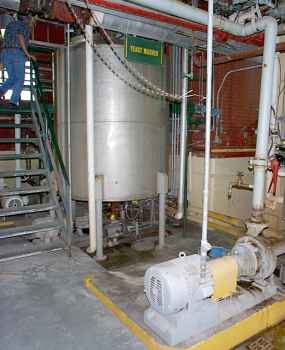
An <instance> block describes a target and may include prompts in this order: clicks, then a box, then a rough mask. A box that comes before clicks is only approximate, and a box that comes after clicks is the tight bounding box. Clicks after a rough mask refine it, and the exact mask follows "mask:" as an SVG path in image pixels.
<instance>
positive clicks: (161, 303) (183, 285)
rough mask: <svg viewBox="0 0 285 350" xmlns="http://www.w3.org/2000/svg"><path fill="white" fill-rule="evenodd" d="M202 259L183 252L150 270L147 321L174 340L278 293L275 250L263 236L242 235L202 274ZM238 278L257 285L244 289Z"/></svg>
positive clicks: (210, 326)
mask: <svg viewBox="0 0 285 350" xmlns="http://www.w3.org/2000/svg"><path fill="white" fill-rule="evenodd" d="M200 260H201V258H200V256H199V255H191V256H182V257H179V258H177V259H173V260H170V261H167V262H164V263H161V264H158V265H154V266H152V267H150V268H149V269H148V270H147V271H146V274H145V292H146V295H147V298H148V301H149V303H150V308H149V309H148V310H146V311H145V315H144V319H145V323H146V324H147V325H148V326H149V327H150V328H151V329H153V330H154V332H155V333H157V334H158V335H159V336H160V337H161V338H162V339H164V340H165V341H166V342H167V343H168V344H169V345H176V344H178V343H180V342H183V341H185V340H186V339H188V338H189V337H191V336H194V335H197V334H199V333H200V332H203V331H206V330H208V329H211V328H212V327H214V326H217V325H219V324H221V323H223V322H224V321H225V320H227V319H229V318H231V317H232V316H234V315H236V314H237V313H242V312H244V311H246V310H247V309H249V308H251V307H253V306H254V305H256V304H258V303H261V302H262V301H264V300H266V299H268V298H270V297H272V296H273V295H274V294H275V293H276V285H275V283H274V281H273V278H272V276H273V272H274V270H275V268H276V263H277V258H276V254H275V253H274V250H273V249H272V248H271V247H270V246H269V245H268V244H267V243H266V242H265V241H263V240H261V239H256V238H253V237H247V236H246V237H243V238H241V239H239V240H238V241H237V242H236V244H235V246H234V247H233V249H232V252H231V254H230V255H229V256H225V257H222V258H219V259H213V260H210V261H208V263H207V269H206V276H203V279H201V273H200V271H201V269H200V263H201V261H200ZM238 281H246V282H248V283H249V285H251V286H252V285H255V286H258V288H255V289H252V288H251V290H249V289H246V288H240V287H238V284H237V282H238ZM253 290H254V291H253ZM229 300H230V302H228V301H229Z"/></svg>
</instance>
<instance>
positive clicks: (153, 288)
mask: <svg viewBox="0 0 285 350" xmlns="http://www.w3.org/2000/svg"><path fill="white" fill-rule="evenodd" d="M150 297H151V300H152V302H153V303H154V304H156V305H158V306H162V288H161V282H160V280H159V279H157V278H155V277H154V276H152V277H151V280H150Z"/></svg>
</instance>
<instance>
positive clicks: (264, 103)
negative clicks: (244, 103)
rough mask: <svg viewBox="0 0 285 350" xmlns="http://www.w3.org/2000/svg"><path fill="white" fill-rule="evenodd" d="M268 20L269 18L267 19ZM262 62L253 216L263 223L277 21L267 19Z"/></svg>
mask: <svg viewBox="0 0 285 350" xmlns="http://www.w3.org/2000/svg"><path fill="white" fill-rule="evenodd" d="M267 18H268V17H267ZM267 21H268V22H269V23H267V22H266V24H267V25H266V28H265V39H264V53H263V62H262V77H261V89H260V100H259V118H258V133H257V140H256V152H255V160H254V185H253V186H254V187H253V198H252V216H251V219H252V221H254V222H262V221H263V213H264V200H265V179H266V170H267V151H268V141H269V127H270V115H271V102H272V84H273V73H274V58H275V48H276V38H277V24H276V21H275V20H273V19H272V20H271V19H267Z"/></svg>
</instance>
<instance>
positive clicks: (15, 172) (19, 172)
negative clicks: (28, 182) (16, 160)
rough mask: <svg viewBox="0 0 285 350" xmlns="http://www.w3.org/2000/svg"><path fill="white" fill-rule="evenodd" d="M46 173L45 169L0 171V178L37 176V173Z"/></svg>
mask: <svg viewBox="0 0 285 350" xmlns="http://www.w3.org/2000/svg"><path fill="white" fill-rule="evenodd" d="M47 173H48V172H47V170H46V169H34V170H10V171H0V178H2V177H22V176H39V175H47Z"/></svg>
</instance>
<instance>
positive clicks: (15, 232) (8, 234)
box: [0, 222, 61, 239]
mask: <svg viewBox="0 0 285 350" xmlns="http://www.w3.org/2000/svg"><path fill="white" fill-rule="evenodd" d="M60 228H61V226H60V225H59V224H58V223H56V222H55V223H48V224H40V225H31V226H22V227H12V228H8V229H7V228H5V229H2V230H1V229H0V239H5V238H12V237H20V236H25V235H30V234H33V233H43V232H49V231H52V230H57V229H58V230H59V229H60Z"/></svg>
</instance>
